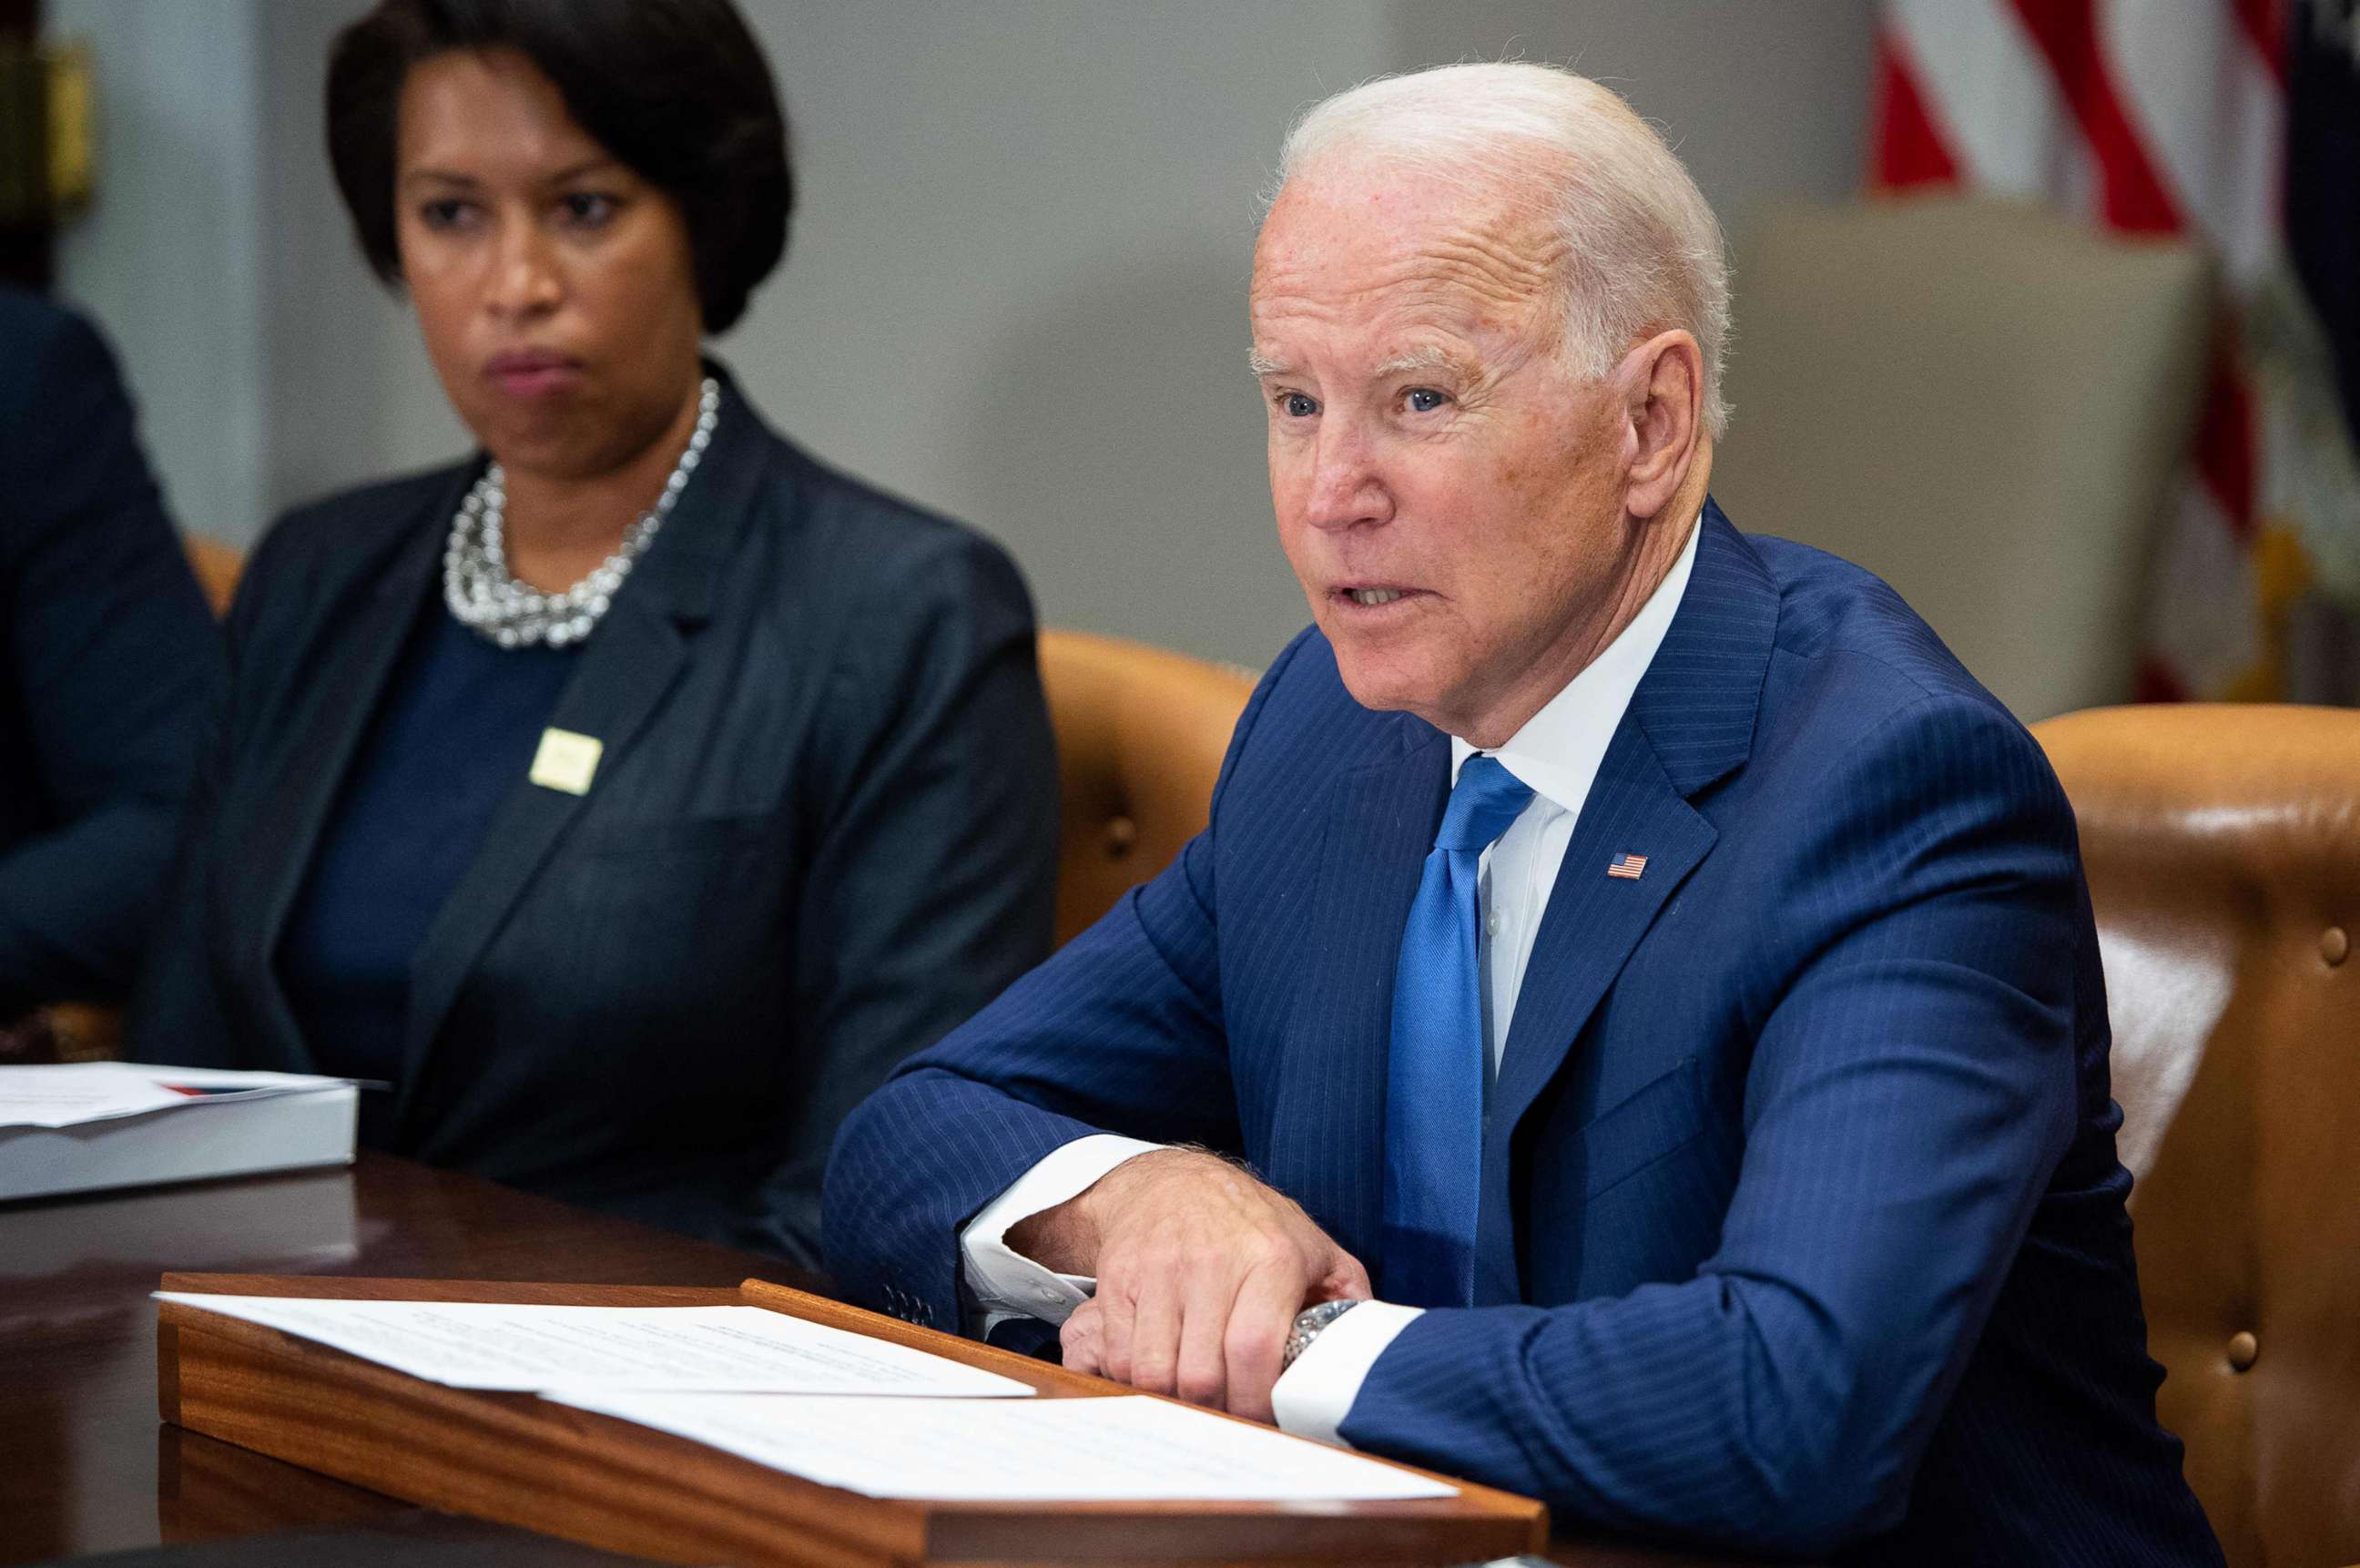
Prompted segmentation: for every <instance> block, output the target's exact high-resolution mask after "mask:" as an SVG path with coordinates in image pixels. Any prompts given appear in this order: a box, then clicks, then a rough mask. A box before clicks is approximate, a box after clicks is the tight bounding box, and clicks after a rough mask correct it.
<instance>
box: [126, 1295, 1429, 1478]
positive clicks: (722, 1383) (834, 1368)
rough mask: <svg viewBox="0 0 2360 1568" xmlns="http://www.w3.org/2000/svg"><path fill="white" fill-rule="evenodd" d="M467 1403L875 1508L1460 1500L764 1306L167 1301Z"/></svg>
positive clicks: (1348, 1460)
mask: <svg viewBox="0 0 2360 1568" xmlns="http://www.w3.org/2000/svg"><path fill="white" fill-rule="evenodd" d="M157 1299H158V1300H162V1301H179V1302H184V1303H187V1304H188V1305H191V1306H195V1307H201V1308H203V1309H205V1310H208V1311H213V1312H219V1313H221V1314H223V1315H224V1316H225V1317H232V1318H238V1319H242V1320H244V1321H248V1322H254V1323H260V1324H263V1325H264V1326H266V1327H269V1328H273V1329H278V1330H279V1331H280V1332H286V1333H290V1334H295V1335H299V1336H300V1337H301V1338H304V1339H307V1340H312V1341H315V1342H317V1343H321V1344H324V1345H328V1346H331V1347H333V1348H334V1349H336V1350H341V1351H344V1352H345V1353H347V1354H352V1355H356V1356H360V1357H362V1358H364V1359H366V1360H369V1361H374V1362H377V1363H379V1364H380V1365H387V1366H391V1367H394V1368H396V1369H398V1370H399V1371H402V1372H406V1373H409V1374H410V1376H415V1377H421V1378H425V1379H427V1380H429V1381H431V1382H436V1383H442V1384H445V1385H448V1386H450V1387H459V1388H486V1389H504V1390H508V1391H521V1392H529V1393H536V1394H539V1395H541V1397H542V1398H547V1399H550V1400H552V1401H554V1402H556V1403H558V1404H563V1405H567V1406H571V1407H573V1408H574V1409H583V1410H589V1411H592V1412H594V1413H596V1414H598V1415H604V1416H612V1417H616V1418H617V1419H619V1420H627V1421H632V1422H636V1423H637V1424H639V1425H641V1426H646V1427H651V1428H654V1429H655V1430H657V1431H665V1432H670V1433H672V1434H673V1435H674V1436H678V1437H684V1438H688V1439H690V1440H692V1441H694V1442H702V1443H705V1444H706V1445H708V1446H710V1447H713V1448H717V1449H720V1450H722V1451H723V1452H725V1453H733V1454H736V1455H737V1456H738V1457H740V1458H744V1459H750V1460H752V1461H754V1462H755V1463H756V1464H765V1465H768V1466H770V1468H772V1469H775V1470H783V1471H786V1472H787V1473H789V1474H791V1475H800V1476H803V1477H804V1478H805V1479H807V1480H812V1481H816V1482H819V1483H820V1484H822V1485H824V1486H840V1487H843V1488H846V1489H847V1490H850V1491H855V1492H862V1493H866V1494H868V1495H869V1496H870V1497H909V1498H928V1499H934V1500H939V1501H960V1502H972V1501H1022V1502H1106V1501H1122V1502H1145V1501H1156V1502H1164V1501H1173V1502H1178V1501H1224V1502H1310V1501H1320V1502H1333V1501H1362V1500H1371V1499H1379V1498H1398V1497H1451V1496H1453V1495H1455V1488H1453V1487H1451V1486H1446V1485H1444V1484H1443V1483H1441V1482H1437V1481H1430V1480H1427V1479H1426V1477H1424V1476H1420V1475H1410V1474H1408V1473H1407V1472H1405V1471H1401V1470H1396V1469H1394V1468H1393V1467H1392V1466H1390V1465H1385V1464H1374V1463H1372V1462H1371V1461H1369V1460H1366V1459H1361V1458H1359V1457H1357V1456H1355V1455H1353V1454H1350V1453H1343V1452H1340V1451H1338V1450H1336V1449H1332V1448H1326V1447H1323V1446H1321V1445H1320V1444H1318V1443H1316V1442H1307V1441H1306V1440H1304V1439H1301V1438H1294V1437H1289V1436H1287V1435H1285V1434H1284V1433H1283V1432H1278V1431H1272V1430H1271V1429H1269V1428H1267V1427H1258V1426H1253V1425H1251V1424H1249V1423H1246V1422H1242V1421H1235V1420H1229V1419H1228V1418H1226V1417H1223V1416H1218V1415H1214V1414H1212V1413H1210V1412H1208V1411H1205V1410H1199V1409H1190V1408H1189V1407H1187V1406H1185V1405H1178V1404H1174V1403H1172V1402H1171V1401H1169V1400H1164V1399H1153V1398H1145V1397H1143V1396H1137V1395H1133V1396H1121V1395H1115V1396H1109V1397H1106V1398H1049V1399H1042V1398H1031V1397H1030V1396H1032V1392H1033V1391H1032V1388H1031V1387H1030V1386H1028V1385H1026V1384H1023V1383H1020V1382H1018V1381H1016V1380H1015V1379H1013V1378H1010V1377H1003V1376H1000V1375H999V1374H998V1373H994V1372H987V1371H984V1370H982V1369H981V1368H979V1367H974V1366H969V1365H966V1364H965V1363H963V1362H958V1361H954V1360H952V1359H950V1358H949V1357H947V1356H941V1355H935V1354H931V1353H929V1352H926V1351H922V1350H917V1349H913V1348H912V1347H910V1346H908V1345H902V1344H897V1343H893V1342H891V1341H890V1340H879V1339H871V1338H870V1337H869V1336H868V1335H866V1334H859V1333H854V1332H850V1331H849V1330H846V1329H838V1328H832V1327H830V1326H828V1325H826V1324H825V1323H815V1322H811V1321H806V1320H804V1319H802V1318H797V1317H793V1316H791V1315H789V1314H787V1313H783V1312H772V1311H768V1310H763V1309H761V1308H759V1307H564V1306H550V1307H541V1306H520V1305H508V1304H498V1305H493V1304H488V1303H476V1302H439V1301H360V1300H336V1299H293V1298H286V1297H257V1296H210V1295H194V1294H188V1293H182V1292H176V1291H159V1292H158V1294H157Z"/></svg>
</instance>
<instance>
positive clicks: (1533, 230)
mask: <svg viewBox="0 0 2360 1568" xmlns="http://www.w3.org/2000/svg"><path fill="white" fill-rule="evenodd" d="M1555 245H1556V241H1555V240H1554V237H1553V236H1552V235H1551V234H1550V232H1549V230H1548V228H1547V226H1546V225H1545V224H1542V223H1539V222H1535V221H1534V220H1532V219H1531V218H1529V217H1525V216H1522V215H1519V214H1515V213H1513V211H1512V209H1511V208H1510V206H1509V204H1508V203H1505V202H1504V201H1502V200H1501V199H1499V198H1498V197H1496V196H1494V195H1490V194H1486V193H1485V192H1483V191H1482V190H1481V189H1480V187H1479V188H1477V189H1475V190H1473V191H1472V192H1470V189H1469V187H1468V186H1467V184H1466V183H1464V182H1457V183H1451V182H1445V181H1438V180H1436V179H1433V178H1431V177H1428V176H1421V175H1417V174H1411V173H1402V172H1390V173H1389V172H1384V171H1382V170H1370V169H1366V168H1346V169H1343V170H1333V171H1329V170H1318V169H1315V170H1311V171H1310V172H1309V173H1308V174H1306V175H1304V176H1300V177H1298V178H1297V179H1296V180H1295V181H1291V182H1290V183H1289V184H1288V186H1287V188H1286V189H1285V190H1284V192H1281V194H1280V196H1279V199H1278V202H1277V203H1276V205H1274V206H1273V208H1272V210H1271V214H1270V217H1269V219H1268V221H1267V222H1266V223H1265V224H1264V225H1263V226H1262V238H1261V241H1260V243H1259V244H1258V245H1257V246H1256V247H1255V249H1254V277H1253V291H1252V305H1251V313H1252V322H1253V346H1254V354H1255V356H1256V363H1257V368H1258V369H1259V370H1260V371H1261V373H1262V375H1261V379H1262V390H1263V393H1264V400H1265V404H1266V407H1267V411H1268V414H1269V419H1270V488H1271V496H1272V499H1273V501H1274V503H1275V505H1276V509H1277V513H1278V533H1279V543H1280V544H1281V545H1282V546H1283V547H1284V550H1285V552H1286V557H1287V560H1288V561H1289V563H1291V564H1292V565H1293V566H1294V567H1295V576H1296V577H1297V578H1299V579H1300V580H1301V581H1302V584H1303V591H1304V593H1305V595H1306V597H1307V598H1309V599H1310V601H1311V613H1312V616H1313V618H1314V619H1315V620H1317V622H1318V624H1319V629H1320V630H1321V631H1323V632H1325V633H1326V634H1327V639H1328V641H1330V642H1331V643H1333V644H1334V646H1335V649H1336V656H1337V662H1338V666H1339V667H1340V669H1341V672H1342V674H1343V678H1344V684H1345V685H1346V686H1347V687H1348V688H1349V690H1350V692H1351V694H1352V696H1354V697H1355V698H1356V699H1358V700H1359V701H1360V703H1361V704H1362V705H1363V706H1365V707H1372V708H1400V709H1405V710H1407V711H1408V712H1410V713H1413V714H1415V715H1416V716H1418V717H1419V718H1424V719H1426V720H1427V721H1429V722H1431V723H1433V724H1436V725H1437V726H1439V727H1440V728H1442V729H1446V730H1448V731H1449V732H1450V733H1452V734H1455V735H1459V736H1461V737H1464V738H1466V739H1468V740H1473V741H1475V742H1476V743H1477V744H1479V745H1497V744H1499V743H1501V742H1502V741H1503V740H1506V739H1507V738H1508V735H1509V734H1510V733H1512V732H1513V729H1515V728H1516V727H1518V726H1520V725H1521V724H1522V723H1523V722H1524V719H1525V718H1529V717H1530V716H1531V714H1532V713H1533V712H1534V711H1536V710H1537V709H1538V708H1539V707H1540V706H1541V705H1542V704H1543V703H1545V702H1546V701H1547V700H1548V698H1549V697H1550V696H1553V695H1554V694H1555V693H1556V692H1557V690H1558V689H1559V688H1561V687H1562V686H1563V685H1565V684H1566V682H1567V681H1568V680H1570V679H1572V677H1573V676H1574V675H1575V674H1579V671H1580V669H1581V667H1582V666H1583V665H1584V664H1586V663H1589V661H1590V658H1591V657H1592V656H1593V655H1594V654H1595V653H1596V652H1597V651H1598V647H1599V645H1600V643H1601V641H1602V639H1601V636H1600V633H1601V631H1602V630H1605V629H1606V628H1607V627H1608V625H1609V624H1610V622H1611V620H1612V616H1613V614H1614V607H1615V604H1616V602H1617V600H1618V598H1620V597H1621V596H1622V593H1623V591H1624V589H1625V587H1626V581H1625V579H1626V578H1627V568H1628V567H1629V565H1630V564H1631V561H1632V559H1633V553H1634V552H1635V550H1636V547H1637V542H1638V539H1639V530H1638V529H1637V528H1635V527H1634V526H1633V525H1632V523H1631V522H1630V521H1626V519H1625V517H1624V512H1623V491H1622V476H1623V474H1624V472H1625V470H1626V467H1627V464H1628V462H1629V457H1630V451H1631V448H1630V446H1629V444H1628V438H1629V433H1630V425H1629V422H1628V421H1627V420H1623V419H1621V418H1619V417H1618V415H1619V412H1620V403H1619V400H1617V399H1615V398H1614V397H1613V396H1612V395H1611V394H1610V387H1611V385H1612V383H1611V382H1610V383H1608V384H1606V385H1601V384H1596V383H1591V384H1584V383H1583V382H1581V381H1580V380H1579V379H1577V378H1575V377H1574V376H1573V375H1572V374H1570V373H1569V372H1568V370H1567V369H1566V367H1565V366H1564V364H1563V363H1562V359H1561V356H1560V354H1559V350H1558V344H1559V342H1560V341H1561V340H1560V338H1559V336H1558V330H1557V317H1558V314H1559V308H1558V305H1557V293H1556V291H1554V290H1553V289H1552V288H1551V287H1550V285H1549V280H1550V278H1551V275H1552V264H1553V263H1554V262H1555V260H1556V258H1557V252H1556V249H1555ZM1502 726H1504V729H1503V728H1502Z"/></svg>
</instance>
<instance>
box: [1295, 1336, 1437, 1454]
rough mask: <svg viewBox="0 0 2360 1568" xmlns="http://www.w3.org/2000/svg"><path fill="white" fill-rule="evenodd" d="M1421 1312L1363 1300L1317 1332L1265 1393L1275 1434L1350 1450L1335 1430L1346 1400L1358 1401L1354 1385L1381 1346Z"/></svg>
mask: <svg viewBox="0 0 2360 1568" xmlns="http://www.w3.org/2000/svg"><path fill="white" fill-rule="evenodd" d="M1425 1310H1426V1309H1425V1308H1423V1307H1397V1306H1395V1305H1394V1304H1393V1302H1391V1301H1363V1302H1361V1303H1360V1305H1359V1306H1357V1307H1355V1308H1353V1309H1352V1310H1350V1311H1349V1312H1347V1313H1345V1314H1344V1315H1343V1316H1342V1317H1340V1318H1338V1319H1337V1320H1336V1321H1334V1322H1332V1323H1329V1324H1328V1325H1327V1327H1326V1328H1324V1329H1321V1330H1320V1331H1319V1333H1318V1337H1317V1338H1316V1339H1314V1340H1313V1341H1312V1342H1311V1343H1310V1345H1309V1346H1308V1347H1307V1348H1306V1349H1305V1351H1304V1353H1303V1354H1301V1355H1298V1356H1296V1357H1295V1365H1292V1366H1290V1367H1288V1368H1287V1369H1286V1370H1285V1371H1284V1372H1283V1373H1281V1374H1280V1375H1279V1379H1278V1382H1277V1384H1276V1385H1275V1386H1273V1387H1272V1389H1271V1391H1270V1405H1271V1411H1272V1413H1273V1414H1274V1415H1276V1416H1277V1417H1278V1424H1279V1428H1280V1430H1281V1431H1290V1432H1293V1433H1294V1434H1295V1436H1297V1437H1309V1438H1317V1439H1318V1440H1319V1441H1320V1442H1332V1443H1334V1444H1335V1445H1336V1446H1337V1447H1338V1448H1349V1447H1351V1446H1352V1445H1351V1444H1350V1443H1349V1442H1345V1441H1344V1440H1343V1438H1341V1437H1340V1436H1338V1434H1337V1431H1336V1429H1337V1428H1338V1427H1340V1426H1342V1425H1343V1424H1344V1418H1345V1417H1346V1416H1348V1415H1349V1414H1351V1412H1352V1401H1353V1400H1355V1399H1357V1398H1360V1385H1361V1384H1362V1383H1364V1382H1366V1381H1367V1380H1368V1376H1369V1368H1371V1367H1372V1366H1374V1365H1376V1364H1377V1357H1379V1356H1381V1355H1382V1354H1384V1353H1385V1346H1387V1345H1389V1344H1391V1343H1393V1336H1394V1335H1395V1334H1398V1333H1400V1332H1402V1330H1404V1329H1405V1328H1407V1327H1409V1325H1410V1323H1411V1321H1413V1320H1414V1319H1415V1318H1416V1317H1417V1316H1418V1315H1419V1314H1420V1313H1422V1312H1424V1311H1425Z"/></svg>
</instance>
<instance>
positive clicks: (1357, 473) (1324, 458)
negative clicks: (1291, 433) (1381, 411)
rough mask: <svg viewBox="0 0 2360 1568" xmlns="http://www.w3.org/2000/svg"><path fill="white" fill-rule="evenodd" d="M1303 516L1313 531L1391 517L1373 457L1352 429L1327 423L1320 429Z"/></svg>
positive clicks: (1363, 437) (1360, 435)
mask: <svg viewBox="0 0 2360 1568" xmlns="http://www.w3.org/2000/svg"><path fill="white" fill-rule="evenodd" d="M1305 514H1306V517H1307V518H1308V519H1309V520H1310V522H1311V524H1312V526H1313V527H1315V528H1326V529H1343V528H1351V527H1353V526H1355V525H1357V524H1360V523H1378V522H1383V521H1386V520H1387V519H1388V518H1390V517H1391V516H1392V515H1393V499H1392V497H1391V495H1390V494H1389V493H1388V492H1387V491H1386V488H1385V485H1384V481H1383V478H1382V476H1381V475H1380V474H1379V472H1378V467H1377V464H1376V461H1375V454H1374V453H1373V452H1371V450H1370V445H1369V441H1368V438H1367V436H1366V435H1365V434H1364V433H1362V432H1361V431H1360V430H1359V429H1357V428H1355V427H1354V426H1353V425H1351V424H1349V423H1348V422H1342V421H1330V422H1328V423H1327V425H1326V426H1325V427H1324V428H1323V429H1321V431H1320V433H1319V444H1318V448H1317V453H1316V454H1315V455H1314V456H1313V458H1312V469H1311V493H1310V496H1309V499H1308V504H1307V506H1306V513H1305Z"/></svg>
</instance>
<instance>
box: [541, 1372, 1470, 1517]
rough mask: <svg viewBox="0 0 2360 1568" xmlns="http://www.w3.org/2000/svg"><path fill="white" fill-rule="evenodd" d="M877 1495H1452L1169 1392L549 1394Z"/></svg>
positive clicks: (1046, 1498)
mask: <svg viewBox="0 0 2360 1568" xmlns="http://www.w3.org/2000/svg"><path fill="white" fill-rule="evenodd" d="M546 1397H547V1398H551V1399H554V1400H556V1401H557V1402H558V1403H560V1404H566V1405H573V1406H575V1407H577V1408H578V1409H585V1410H595V1411H596V1412H598V1413H599V1414H601V1415H608V1416H617V1417H620V1418H621V1419H622V1420H628V1421H636V1422H638V1423H639V1425H641V1426H646V1427H653V1428H655V1429H656V1430H657V1431H667V1432H671V1433H672V1434H673V1435H674V1436H677V1437H684V1438H688V1439H691V1440H693V1441H694V1442H702V1443H705V1444H706V1445H707V1446H709V1447H713V1448H717V1449H720V1450H722V1451H724V1452H725V1453H734V1454H737V1455H738V1456H739V1457H741V1458H745V1459H750V1460H753V1461H754V1462H755V1463H757V1464H767V1465H770V1467H771V1468H773V1469H776V1470H784V1471H786V1472H788V1473H789V1474H791V1475H801V1476H803V1477H804V1478H806V1479H808V1480H813V1481H817V1482H820V1483H821V1484H823V1485H825V1486H841V1487H844V1488H846V1489H847V1490H848V1491H854V1492H864V1493H867V1494H868V1495H869V1497H923V1498H930V1499H934V1500H936V1501H956V1502H984V1501H1001V1502H1017V1501H1023V1502H1310V1501H1343V1502H1361V1501H1369V1500H1373V1499H1379V1498H1386V1497H1455V1496H1456V1495H1457V1488H1455V1487H1452V1486H1445V1485H1443V1484H1442V1483H1440V1482H1438V1481H1429V1480H1427V1479H1426V1477H1425V1476H1422V1475H1410V1474H1409V1473H1408V1472H1406V1471H1403V1470H1396V1469H1393V1467H1392V1466H1390V1465H1384V1464H1375V1463H1372V1462H1371V1461H1370V1460H1366V1459H1362V1458H1360V1457H1359V1456H1357V1455H1355V1454H1351V1453H1345V1452H1343V1451H1342V1450H1340V1449H1334V1448H1328V1447H1326V1446H1324V1445H1322V1444H1319V1443H1317V1442H1311V1441H1309V1440H1308V1439H1306V1438H1298V1437H1289V1436H1287V1435H1286V1434H1285V1433H1284V1432H1281V1431H1273V1430H1272V1429H1270V1428H1268V1427H1260V1426H1249V1425H1247V1424H1245V1423H1244V1422H1241V1421H1233V1420H1227V1419H1226V1418H1223V1417H1220V1416H1216V1415H1213V1414H1211V1413H1210V1412H1208V1411H1205V1410H1197V1409H1190V1408H1188V1407H1187V1406H1185V1405H1175V1404H1174V1403H1172V1402H1171V1401H1169V1400H1165V1399H1151V1398H1145V1397H1143V1396H1140V1395H1109V1396H1108V1397H1107V1398H1096V1399H1089V1398H1084V1399H1029V1400H1025V1401H1023V1402H1022V1403H1015V1402H1009V1401H992V1402H989V1403H986V1402H982V1401H976V1400H966V1399H862V1398H849V1399H807V1398H796V1397H793V1396H788V1395H775V1394H669V1393H617V1392H600V1393H595V1394H594V1393H589V1392H585V1391H583V1390H579V1389H569V1390H564V1391H561V1392H552V1393H549V1394H548V1395H547V1396H546Z"/></svg>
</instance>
